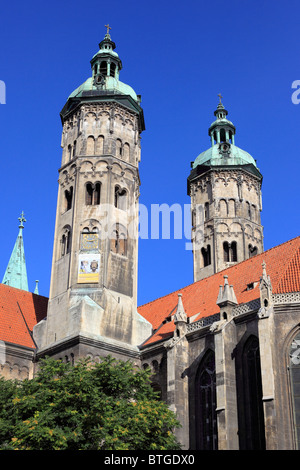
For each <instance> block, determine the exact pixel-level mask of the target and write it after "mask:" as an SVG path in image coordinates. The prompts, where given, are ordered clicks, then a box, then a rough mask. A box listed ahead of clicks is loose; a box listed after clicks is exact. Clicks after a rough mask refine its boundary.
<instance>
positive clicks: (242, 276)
mask: <svg viewBox="0 0 300 470" xmlns="http://www.w3.org/2000/svg"><path fill="white" fill-rule="evenodd" d="M263 262H265V263H266V272H267V275H269V276H270V279H271V283H272V288H273V294H280V293H288V292H300V237H297V238H294V239H292V240H289V241H287V242H285V243H283V244H281V245H278V246H276V247H274V248H271V249H270V250H267V251H265V252H264V253H261V254H259V255H257V256H254V257H253V258H250V259H248V260H245V261H242V262H240V263H237V264H235V265H233V266H231V267H229V268H227V269H224V270H223V271H220V272H219V273H216V274H214V275H212V276H209V277H207V278H205V279H201V280H200V281H197V282H195V283H193V284H190V285H188V286H186V287H183V288H182V289H180V290H177V291H175V292H172V293H170V294H168V295H166V296H164V297H160V298H158V299H156V300H153V301H152V302H149V303H147V304H145V305H141V306H140V307H139V308H138V312H139V313H140V315H142V316H143V317H144V318H145V319H146V320H148V321H149V322H150V323H151V324H152V326H153V329H154V333H153V335H152V336H151V338H149V339H148V340H147V341H146V342H145V345H149V344H153V343H155V342H157V341H161V340H163V339H166V338H168V337H170V336H171V335H172V333H173V331H174V323H173V322H172V321H166V320H167V319H170V317H171V315H173V314H174V313H175V311H176V307H177V302H178V294H179V293H181V294H182V302H183V307H184V310H185V313H186V315H187V317H188V318H190V322H194V321H197V320H199V319H201V318H204V317H208V316H211V315H214V314H217V313H219V312H220V308H219V307H218V306H217V304H216V301H217V297H218V293H219V287H220V285H224V275H227V276H228V283H229V285H233V288H234V292H235V295H236V298H237V301H238V303H239V304H243V303H246V302H250V301H251V300H255V299H258V298H259V280H260V277H261V276H262V263H263ZM251 284H252V285H253V288H251V289H249V288H248V286H249V285H251Z"/></svg>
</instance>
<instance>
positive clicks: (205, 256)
mask: <svg viewBox="0 0 300 470" xmlns="http://www.w3.org/2000/svg"><path fill="white" fill-rule="evenodd" d="M201 254H202V261H203V266H204V267H205V266H209V265H210V264H211V254H210V245H207V248H201Z"/></svg>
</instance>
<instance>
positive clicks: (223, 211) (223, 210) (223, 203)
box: [220, 199, 228, 217]
mask: <svg viewBox="0 0 300 470" xmlns="http://www.w3.org/2000/svg"><path fill="white" fill-rule="evenodd" d="M227 215H228V207H227V201H225V199H221V200H220V216H221V217H227Z"/></svg>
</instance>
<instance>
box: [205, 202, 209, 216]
mask: <svg viewBox="0 0 300 470" xmlns="http://www.w3.org/2000/svg"><path fill="white" fill-rule="evenodd" d="M204 218H205V220H208V219H209V202H206V203H205V204H204Z"/></svg>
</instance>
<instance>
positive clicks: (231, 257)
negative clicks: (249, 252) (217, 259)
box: [230, 242, 237, 262]
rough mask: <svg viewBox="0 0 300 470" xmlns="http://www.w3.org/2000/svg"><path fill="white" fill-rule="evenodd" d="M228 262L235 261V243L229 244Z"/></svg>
mask: <svg viewBox="0 0 300 470" xmlns="http://www.w3.org/2000/svg"><path fill="white" fill-rule="evenodd" d="M230 261H232V262H234V261H237V246H236V242H231V244H230Z"/></svg>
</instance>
